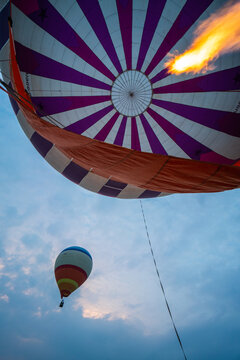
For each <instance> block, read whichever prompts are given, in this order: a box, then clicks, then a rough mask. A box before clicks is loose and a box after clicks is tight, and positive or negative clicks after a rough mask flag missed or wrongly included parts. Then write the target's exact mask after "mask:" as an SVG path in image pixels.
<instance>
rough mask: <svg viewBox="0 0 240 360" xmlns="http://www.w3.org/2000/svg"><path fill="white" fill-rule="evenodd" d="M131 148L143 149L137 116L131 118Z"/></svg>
mask: <svg viewBox="0 0 240 360" xmlns="http://www.w3.org/2000/svg"><path fill="white" fill-rule="evenodd" d="M131 148H132V149H134V150H138V151H141V146H140V141H139V136H138V128H137V122H136V118H135V117H132V119H131Z"/></svg>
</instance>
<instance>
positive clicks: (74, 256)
mask: <svg viewBox="0 0 240 360" xmlns="http://www.w3.org/2000/svg"><path fill="white" fill-rule="evenodd" d="M54 271H55V278H56V282H57V285H58V288H59V291H60V295H61V299H62V301H61V303H60V305H59V306H60V307H62V306H63V304H64V300H63V298H64V297H68V296H69V295H70V294H71V293H72V292H73V291H75V290H76V289H77V288H79V286H81V285H82V284H83V283H84V282H85V281H86V280H87V278H88V277H89V275H90V273H91V271H92V257H91V255H90V254H89V252H88V251H87V250H86V249H84V248H82V247H79V246H70V247H68V248H66V249H64V250H63V251H62V252H61V253H60V254H59V255H58V257H57V259H56V262H55V267H54Z"/></svg>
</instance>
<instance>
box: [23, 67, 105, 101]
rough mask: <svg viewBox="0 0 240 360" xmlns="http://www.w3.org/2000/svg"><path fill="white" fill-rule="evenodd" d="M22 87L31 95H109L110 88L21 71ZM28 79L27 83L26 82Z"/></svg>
mask: <svg viewBox="0 0 240 360" xmlns="http://www.w3.org/2000/svg"><path fill="white" fill-rule="evenodd" d="M21 77H22V80H23V84H24V87H25V88H26V89H28V91H29V92H30V94H31V96H33V97H34V96H36V97H38V96H40V97H49V96H101V95H103V96H107V95H109V96H110V90H104V89H97V88H92V87H89V86H82V85H78V84H73V83H69V82H66V81H59V80H55V79H49V78H46V77H42V76H38V75H32V74H26V73H25V72H21ZM27 79H28V84H27Z"/></svg>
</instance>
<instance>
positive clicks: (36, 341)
mask: <svg viewBox="0 0 240 360" xmlns="http://www.w3.org/2000/svg"><path fill="white" fill-rule="evenodd" d="M18 339H19V340H20V342H21V343H25V344H42V343H43V340H42V339H39V338H34V337H24V336H18Z"/></svg>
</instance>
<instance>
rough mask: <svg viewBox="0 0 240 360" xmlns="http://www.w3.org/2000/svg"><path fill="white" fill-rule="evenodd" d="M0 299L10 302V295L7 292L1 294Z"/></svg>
mask: <svg viewBox="0 0 240 360" xmlns="http://www.w3.org/2000/svg"><path fill="white" fill-rule="evenodd" d="M0 300H2V301H5V302H7V303H8V302H9V296H8V295H7V294H4V295H0Z"/></svg>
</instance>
